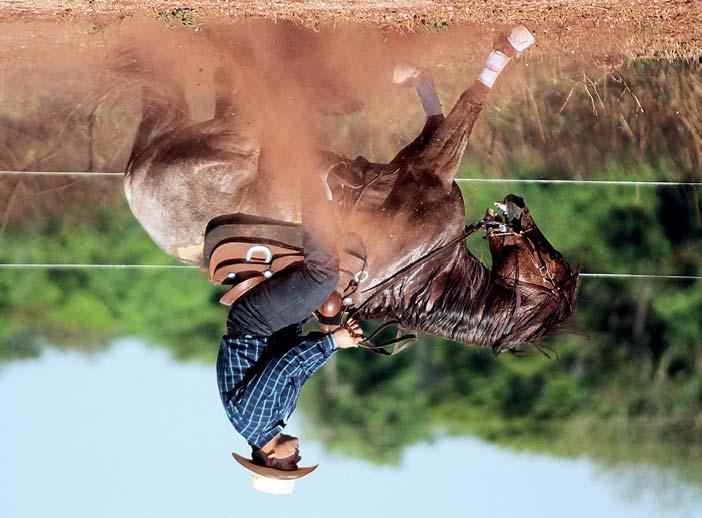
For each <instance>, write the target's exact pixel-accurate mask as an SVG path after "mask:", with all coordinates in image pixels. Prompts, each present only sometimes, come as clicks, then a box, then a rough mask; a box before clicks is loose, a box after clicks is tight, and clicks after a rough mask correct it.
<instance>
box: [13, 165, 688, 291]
mask: <svg viewBox="0 0 702 518" xmlns="http://www.w3.org/2000/svg"><path fill="white" fill-rule="evenodd" d="M0 175H8V176H10V175H11V176H66V177H68V176H70V177H75V176H81V177H93V178H106V177H107V178H118V177H123V176H124V174H123V173H115V172H107V171H92V172H91V171H0ZM456 182H458V183H522V184H554V185H581V186H582V185H620V186H635V187H678V186H688V187H700V186H702V182H672V181H651V180H558V179H545V178H544V179H538V178H457V179H456ZM198 268H199V267H198V266H195V265H177V264H173V265H167V264H86V263H0V269H3V270H8V269H14V270H30V269H47V270H78V269H81V270H83V269H85V270H87V269H92V270H194V269H198ZM580 276H581V277H583V278H612V279H668V280H699V279H702V276H698V275H660V274H638V273H611V272H606V273H595V272H592V273H587V272H583V273H581V274H580Z"/></svg>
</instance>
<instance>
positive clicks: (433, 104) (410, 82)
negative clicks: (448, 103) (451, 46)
mask: <svg viewBox="0 0 702 518" xmlns="http://www.w3.org/2000/svg"><path fill="white" fill-rule="evenodd" d="M392 82H393V83H395V84H399V85H402V86H414V89H415V91H416V92H417V95H418V96H419V99H420V100H421V101H422V107H423V108H424V114H425V115H426V117H427V119H426V122H425V123H424V128H422V131H421V133H420V134H419V135H418V136H417V138H415V139H414V140H413V141H412V142H411V143H410V144H409V145H407V146H405V147H404V148H402V149H401V150H400V152H399V153H398V154H397V155H396V156H395V158H393V159H392V161H391V162H390V163H391V164H404V163H407V162H408V161H410V160H412V158H413V157H415V156H416V155H417V154H419V153H420V152H421V151H422V150H423V149H424V148H425V147H426V145H427V144H428V143H429V140H430V139H431V137H432V136H433V135H434V133H435V132H436V130H437V129H438V128H439V126H441V123H442V122H444V112H443V110H442V109H441V103H440V102H439V94H438V93H437V91H436V86H435V85H434V78H433V77H432V76H431V72H429V70H428V69H426V68H419V67H414V66H410V65H406V64H404V63H401V64H399V65H397V66H396V67H395V71H394V73H393V78H392Z"/></svg>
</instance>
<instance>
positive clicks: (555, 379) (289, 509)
mask: <svg viewBox="0 0 702 518" xmlns="http://www.w3.org/2000/svg"><path fill="white" fill-rule="evenodd" d="M494 32H495V31H493V30H492V29H491V28H490V29H488V28H483V29H481V30H476V29H475V27H471V26H466V27H461V26H459V27H451V28H450V30H445V28H443V27H442V28H441V30H432V31H424V30H422V31H418V32H414V33H395V32H393V31H389V30H388V29H377V28H372V27H362V28H359V27H356V26H348V25H343V24H339V25H338V26H337V27H334V28H332V27H326V26H325V27H322V28H320V29H319V31H318V32H315V31H312V30H308V29H304V28H302V27H298V26H294V25H291V24H287V23H279V24H274V23H271V22H266V21H261V20H252V21H248V22H241V23H238V24H233V23H232V24H226V23H222V22H221V20H219V21H218V22H217V23H214V22H213V23H210V24H205V25H204V26H203V30H199V31H194V30H192V28H191V27H187V26H186V27H172V26H171V27H169V24H168V23H164V20H163V19H162V18H159V19H155V20H154V19H147V18H139V17H135V18H134V19H128V20H125V21H123V22H121V23H119V24H116V25H114V26H110V27H97V28H96V26H95V25H94V24H93V23H92V22H88V21H76V22H75V23H73V24H68V25H64V24H55V23H51V22H46V21H38V22H36V23H31V24H20V23H12V24H8V26H7V31H6V33H5V35H4V36H3V38H10V39H11V40H12V41H13V46H12V47H9V46H8V45H6V46H4V49H3V50H2V51H0V60H2V63H3V67H0V87H1V89H0V169H2V170H4V171H1V172H0V218H1V219H0V263H2V265H1V266H2V267H1V268H0V408H2V409H3V411H4V419H3V427H2V431H1V432H0V485H1V486H2V487H3V490H2V491H0V500H2V502H3V509H6V510H8V511H6V513H7V515H8V516H11V517H13V518H15V517H17V518H19V517H36V516H44V515H47V514H52V515H54V516H64V515H65V516H89V515H95V514H100V515H115V516H116V515H120V516H123V515H125V514H129V515H133V516H153V515H156V514H169V515H173V516H180V515H192V514H193V513H198V514H227V515H239V514H241V513H245V514H247V515H252V514H254V513H263V512H265V514H267V515H269V514H270V515H276V513H278V514H280V515H283V514H285V515H286V516H290V515H291V516H297V515H301V514H302V513H305V514H307V515H313V516H316V515H324V516H326V515H328V514H330V513H334V514H340V515H342V516H345V515H359V514H364V515H368V516H381V515H383V516H385V515H388V514H391V515H393V516H394V515H395V514H402V515H403V516H427V515H430V514H436V515H438V516H467V515H473V514H475V515H486V516H496V517H502V516H513V515H515V514H517V513H520V514H522V515H526V516H540V517H541V516H554V517H555V516H563V515H565V514H568V515H569V516H571V515H573V516H592V515H598V516H613V517H615V516H616V517H623V516H656V517H657V516H681V517H682V516H700V515H702V412H701V410H700V406H701V404H702V282H701V280H700V275H702V204H701V201H700V194H701V186H700V181H702V174H701V173H700V171H701V170H702V169H701V167H702V144H701V143H700V140H699V135H700V134H702V118H700V109H699V103H700V100H701V99H702V97H701V94H700V93H701V92H702V74H701V72H702V64H700V62H699V60H692V59H673V58H672V57H671V59H660V58H656V59H653V58H651V57H642V58H633V57H632V56H631V55H630V54H629V53H628V52H627V48H626V44H627V43H626V41H620V40H616V41H610V42H606V45H605V43H603V46H602V48H601V49H599V50H598V49H593V48H592V45H586V44H584V43H583V42H584V41H587V38H585V39H583V38H581V37H580V36H579V39H578V41H580V44H579V45H580V46H577V45H576V46H575V47H572V46H571V47H568V48H567V49H566V48H560V47H559V43H558V42H559V39H558V38H555V39H554V38H553V37H550V38H549V39H548V44H547V45H543V46H538V45H537V47H536V48H535V49H532V50H533V52H531V51H530V52H527V53H525V54H524V56H522V57H520V58H518V59H517V60H515V61H513V62H512V63H510V65H509V67H508V68H507V69H506V70H505V72H504V73H503V74H502V76H501V77H500V78H499V80H498V82H497V83H496V86H495V87H494V89H493V91H492V93H491V95H490V97H489V99H488V101H487V104H486V106H485V108H484V110H483V112H482V113H481V115H480V118H479V119H478V121H477V122H476V124H475V127H474V129H473V132H472V134H471V136H470V140H469V143H468V148H467V151H466V154H465V156H464V158H463V160H462V162H461V164H460V168H459V169H458V172H457V175H456V181H457V185H458V186H459V187H460V191H461V193H462V197H463V203H464V205H465V209H466V223H469V222H473V221H475V220H477V219H478V218H480V217H482V216H483V214H484V213H485V209H486V208H487V207H489V206H492V204H493V202H494V201H495V200H501V199H502V198H503V197H504V196H505V195H506V194H507V193H515V194H518V195H520V196H523V197H524V199H525V200H526V202H527V204H528V206H529V208H530V211H531V214H532V215H533V216H534V218H535V220H536V221H537V223H538V225H539V227H540V229H541V230H542V231H543V233H544V234H545V235H546V236H547V237H548V239H549V241H550V242H551V243H552V244H553V245H554V246H555V247H556V248H557V249H558V250H559V251H561V252H562V253H563V255H564V256H565V257H566V258H567V259H568V261H569V262H570V264H571V265H572V266H576V265H579V266H580V267H581V271H582V272H583V273H584V274H586V275H584V276H583V277H582V285H581V288H580V293H579V296H578V304H577V309H576V311H575V315H574V317H573V319H572V320H571V321H569V322H568V324H567V325H566V327H565V329H564V330H563V332H561V333H558V334H556V335H555V336H552V337H549V338H547V339H546V340H545V341H544V342H543V345H544V347H545V348H544V349H542V352H544V353H545V354H546V355H548V356H550V358H548V357H546V356H544V355H540V354H538V353H537V351H536V350H531V354H528V355H527V356H526V357H512V356H510V355H508V354H503V355H501V356H499V357H498V358H493V357H492V354H491V353H490V351H489V350H486V349H478V348H475V347H471V346H466V345H461V344H457V343H454V342H452V341H449V340H445V339H442V338H439V337H434V336H430V335H427V334H423V335H421V336H420V340H419V342H418V343H417V344H416V345H414V346H413V347H411V348H410V349H408V350H407V351H406V352H403V353H402V354H400V355H398V356H396V357H393V358H382V357H376V356H374V355H371V354H369V353H368V352H367V351H362V350H354V351H341V352H340V353H339V354H337V355H336V356H335V357H334V358H333V359H332V360H331V361H330V362H329V363H327V364H326V365H325V366H324V368H323V369H322V370H321V371H320V372H319V373H318V374H317V375H315V376H313V378H312V379H311V380H310V381H309V383H307V384H306V385H305V389H304V391H303V395H302V398H301V400H300V402H299V405H298V409H297V411H296V413H295V414H294V417H293V418H292V421H291V422H290V424H289V431H290V432H291V433H293V434H295V435H299V436H300V437H301V438H302V439H303V440H302V443H303V447H302V452H301V453H302V456H303V457H304V460H303V464H307V463H309V464H320V467H319V469H318V470H317V472H315V473H314V474H312V475H310V477H309V478H308V479H305V480H303V481H299V482H298V483H297V485H296V487H295V492H294V494H293V495H292V496H290V497H286V499H284V500H271V498H270V497H268V496H266V495H261V494H258V493H256V492H255V491H254V490H253V489H251V487H250V480H249V477H248V475H247V474H246V472H244V471H243V470H241V469H240V468H239V466H237V465H236V464H235V463H234V461H233V460H232V458H231V455H230V453H231V452H232V451H238V452H242V453H247V451H246V450H247V448H246V442H245V441H244V439H243V438H241V437H240V436H239V435H238V434H237V433H236V431H235V430H234V429H233V428H232V427H231V425H230V423H229V422H228V420H227V418H226V415H225V413H224V412H223V410H222V406H221V402H220V399H219V394H218V391H217V383H216V377H215V359H216V355H217V350H218V346H219V340H220V338H221V336H222V335H223V334H224V333H225V332H226V326H225V321H226V316H227V311H226V308H224V307H223V306H221V305H220V304H218V299H219V296H220V295H221V293H222V289H221V288H215V287H212V286H210V285H209V284H208V282H207V279H206V277H205V275H203V274H202V273H200V272H198V270H197V268H182V266H184V265H183V264H182V263H179V262H177V261H175V260H174V259H172V258H169V257H168V256H167V255H166V254H165V253H164V252H163V251H162V250H161V249H160V248H159V247H158V246H157V245H156V244H155V243H154V241H153V240H152V239H150V237H149V235H148V234H147V232H145V231H144V229H143V228H142V226H141V225H140V223H139V222H138V221H137V219H136V218H135V217H134V215H133V214H132V212H131V211H130V206H129V205H128V204H127V201H126V200H125V196H124V188H123V177H122V173H123V172H124V170H125V168H126V167H127V162H128V160H129V157H130V153H131V150H132V146H133V144H134V141H135V136H136V133H137V127H138V126H139V122H140V118H141V115H142V99H141V92H142V86H144V85H147V86H148V87H149V88H151V91H152V92H156V94H154V97H152V98H151V99H152V100H153V99H158V98H159V96H160V95H165V96H168V95H170V93H169V89H170V88H171V87H172V86H173V85H174V84H176V83H178V84H182V85H183V86H182V92H181V93H182V94H183V98H184V99H185V100H186V101H187V106H188V107H189V117H190V120H191V121H192V122H195V123H198V122H201V121H206V120H208V119H209V118H211V117H212V116H213V113H214V110H215V102H214V98H213V90H214V88H215V80H214V79H213V78H214V77H215V76H216V74H217V73H218V72H217V71H218V70H222V68H224V69H226V70H227V71H228V72H229V73H230V74H231V76H232V77H233V79H232V81H233V83H232V84H233V86H232V91H233V92H235V99H236V100H237V102H239V101H240V102H241V104H240V105H239V107H238V109H240V110H241V113H246V114H251V113H255V114H257V115H258V116H259V118H260V120H262V121H264V123H263V124H262V126H263V128H264V130H265V131H264V133H265V134H266V135H267V138H269V139H270V140H269V141H271V142H275V143H276V146H278V147H280V148H285V147H286V146H292V143H296V145H297V144H299V143H300V142H302V141H309V142H313V143H314V145H315V146H317V147H320V148H325V149H330V150H333V151H335V152H337V153H343V154H344V155H345V156H348V157H355V156H357V155H363V156H365V157H366V158H368V160H370V161H371V162H387V161H389V160H390V159H391V158H392V157H393V156H394V154H395V153H396V152H397V150H398V149H399V148H401V147H402V146H404V145H406V144H407V143H409V142H410V141H411V140H412V139H413V138H414V137H415V136H416V134H417V132H419V131H420V129H421V126H422V124H423V121H424V114H423V113H422V104H421V103H420V102H419V100H418V99H417V98H416V94H415V92H414V89H412V88H402V87H399V86H397V85H393V84H392V82H391V80H390V79H391V77H392V70H393V67H394V65H395V64H396V63H398V62H399V61H407V62H410V63H416V64H419V65H422V66H424V67H427V68H428V69H430V70H431V72H432V75H433V78H434V82H435V84H436V86H437V89H438V92H439V93H438V95H439V99H440V101H441V104H442V106H443V108H444V111H445V112H447V111H448V110H449V109H450V107H451V106H452V105H453V103H454V102H456V99H458V98H459V96H460V95H461V92H463V90H464V89H465V88H467V87H468V86H469V84H470V82H471V81H472V80H473V78H474V77H475V76H476V75H477V74H478V72H479V71H480V69H481V66H482V64H483V63H484V61H485V56H486V54H487V51H488V50H489V48H490V44H491V40H492V38H493V35H494ZM581 36H582V35H581ZM538 38H539V34H537V41H540V40H539V39H538ZM598 41H599V40H598ZM291 156H292V157H293V158H294V157H295V156H296V155H294V154H293V155H291ZM278 165H280V164H278ZM274 169H275V171H276V173H275V174H278V175H281V174H283V173H285V171H286V168H285V167H278V168H274ZM62 171H63V172H93V173H94V172H103V173H115V174H112V175H98V174H92V176H78V175H76V176H68V177H66V176H59V175H53V174H33V172H35V173H42V172H62ZM13 172H20V173H21V174H11V173H13ZM534 180H539V181H543V183H531V182H533V181H534ZM564 180H565V181H566V182H565V183H559V181H564ZM608 182H609V183H608ZM648 182H660V183H659V184H652V183H648ZM222 189H226V186H223V187H222ZM286 189H287V187H285V185H284V182H282V183H281V184H280V185H278V184H274V185H273V186H272V187H271V190H270V192H269V193H268V195H269V198H270V199H274V200H277V199H284V198H286V197H288V198H289V197H290V195H289V192H288V191H286ZM378 226H379V228H380V230H381V231H382V225H378ZM467 244H468V247H469V248H470V250H471V252H472V253H473V254H474V255H475V257H476V258H477V259H479V260H481V261H483V262H484V263H486V264H487V265H490V262H491V255H490V250H489V248H488V246H487V243H486V241H485V240H484V239H481V237H480V236H479V235H478V234H477V233H476V234H475V235H473V236H471V237H470V238H469V239H468V240H467ZM67 264H71V265H74V266H72V267H61V268H58V267H56V265H59V266H60V265H67ZM18 265H22V267H21V268H20V267H19V266H18ZM75 265H77V266H75ZM96 265H102V266H101V267H100V268H95V266H96ZM110 265H112V266H110ZM119 265H122V266H121V267H119ZM124 265H126V266H128V267H129V268H125V267H124ZM139 265H146V266H143V267H142V266H139ZM131 266H134V267H133V268H132V267H131ZM149 266H157V267H159V268H154V267H149ZM160 267H162V269H161V268H160ZM174 267H177V268H174ZM632 275H633V276H634V277H631V276H632ZM366 326H367V329H370V328H371V327H372V325H371V324H366ZM271 502H274V503H281V505H280V506H279V507H276V508H273V507H272V506H271Z"/></svg>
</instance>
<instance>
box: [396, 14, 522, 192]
mask: <svg viewBox="0 0 702 518" xmlns="http://www.w3.org/2000/svg"><path fill="white" fill-rule="evenodd" d="M533 42H534V38H533V36H532V35H531V33H529V31H528V30H527V29H526V28H525V27H523V26H518V27H516V28H515V29H513V30H512V32H511V33H510V34H509V36H506V37H501V38H498V40H497V41H496V42H495V46H494V48H493V50H492V51H491V52H490V54H489V55H488V58H487V61H486V63H485V67H484V68H483V70H482V71H481V72H480V75H479V76H478V78H477V79H476V80H475V82H474V83H473V84H472V85H471V86H470V88H468V89H467V90H466V91H465V92H463V94H462V95H461V97H460V98H459V99H458V101H457V102H456V105H455V106H454V107H453V109H452V110H451V112H450V113H449V115H448V116H447V117H446V120H444V121H443V123H442V124H441V125H440V126H439V127H438V128H437V129H436V131H434V133H433V135H432V137H431V139H429V140H428V142H427V143H426V145H425V146H424V148H423V149H422V151H421V152H420V153H418V154H417V155H416V157H415V159H414V160H413V163H412V164H411V165H410V169H412V170H414V172H415V173H418V174H424V173H429V174H431V175H434V176H436V177H438V178H439V180H441V182H442V183H443V184H444V185H445V186H446V187H447V188H449V187H450V185H451V183H452V182H453V178H454V176H455V175H456V172H457V171H458V166H459V165H460V163H461V159H462V157H463V152H464V151H465V148H466V145H467V143H468V137H470V134H471V131H472V130H473V125H474V124H475V121H476V120H477V119H478V116H479V115H480V112H481V111H482V109H483V107H484V106H485V101H486V99H487V97H488V94H489V93H490V90H491V88H492V85H493V84H494V82H495V80H496V79H497V77H498V76H499V74H500V72H501V71H502V69H503V68H504V66H505V65H506V64H507V62H508V61H509V60H510V59H511V58H512V56H514V55H516V54H517V52H520V51H522V50H525V49H526V48H528V47H529V46H530V45H531V44H532V43H533Z"/></svg>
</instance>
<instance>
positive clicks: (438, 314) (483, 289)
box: [366, 243, 514, 345]
mask: <svg viewBox="0 0 702 518" xmlns="http://www.w3.org/2000/svg"><path fill="white" fill-rule="evenodd" d="M443 264H445V265H446V266H445V267H443V268H441V269H437V268H434V267H432V266H431V265H426V266H424V267H422V269H421V271H420V272H418V274H417V275H416V276H415V277H414V278H413V279H412V280H411V281H408V282H404V283H403V282H401V281H398V283H396V284H394V285H393V287H392V288H389V289H388V290H386V291H384V293H383V294H382V295H381V296H379V297H378V301H377V302H376V303H375V304H373V305H372V309H369V311H367V312H366V313H367V316H368V317H370V318H374V319H378V320H384V321H389V320H394V321H396V322H399V323H400V325H401V326H402V327H403V328H405V329H414V330H417V331H420V332H423V333H428V334H431V335H434V336H440V337H442V338H446V339H448V340H454V341H456V342H461V343H466V344H475V345H492V343H493V342H494V341H495V339H496V338H499V337H500V336H502V334H503V331H504V330H503V329H502V327H504V326H505V325H508V322H509V321H510V320H511V316H510V313H511V312H512V311H513V310H514V306H513V304H512V302H513V299H514V293H513V292H512V291H511V290H509V289H508V288H506V287H504V286H502V285H498V284H496V283H495V282H494V279H493V278H492V276H491V274H490V270H488V268H487V267H486V266H485V265H483V264H482V263H481V262H480V261H478V259H476V258H475V257H474V256H473V255H472V254H471V253H470V252H469V251H468V250H467V248H466V247H465V245H463V244H462V243H460V244H459V245H458V246H457V247H456V249H455V250H453V251H452V255H451V256H450V257H449V258H447V260H446V262H444V263H443Z"/></svg>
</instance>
